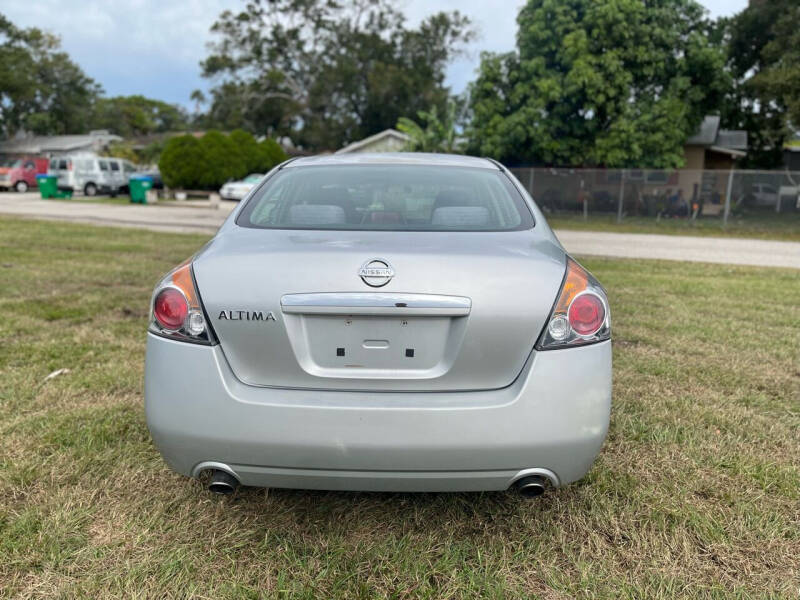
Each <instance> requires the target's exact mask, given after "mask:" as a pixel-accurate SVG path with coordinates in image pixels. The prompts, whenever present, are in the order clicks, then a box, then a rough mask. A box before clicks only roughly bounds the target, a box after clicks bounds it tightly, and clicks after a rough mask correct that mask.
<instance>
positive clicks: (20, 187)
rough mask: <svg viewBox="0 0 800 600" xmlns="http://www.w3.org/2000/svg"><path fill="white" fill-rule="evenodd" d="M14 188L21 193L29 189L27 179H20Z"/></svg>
mask: <svg viewBox="0 0 800 600" xmlns="http://www.w3.org/2000/svg"><path fill="white" fill-rule="evenodd" d="M14 189H15V190H17V191H18V192H19V193H20V194H24V193H25V192H27V191H28V182H27V181H18V182H17V183H16V185H15V186H14Z"/></svg>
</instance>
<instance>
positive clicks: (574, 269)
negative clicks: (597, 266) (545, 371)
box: [536, 258, 611, 350]
mask: <svg viewBox="0 0 800 600" xmlns="http://www.w3.org/2000/svg"><path fill="white" fill-rule="evenodd" d="M610 338H611V314H610V313H609V310H608V298H607V297H606V292H605V290H604V289H603V286H601V285H600V283H599V282H598V281H597V280H596V279H595V278H594V277H592V275H591V274H590V273H589V272H588V271H586V269H584V268H583V267H581V266H580V265H579V264H578V263H576V262H575V261H574V260H572V259H571V258H567V272H566V275H565V276H564V282H563V283H562V284H561V290H560V291H559V295H558V300H557V301H556V303H555V306H553V310H552V312H551V314H550V318H549V319H548V321H547V326H546V327H545V328H544V331H543V332H542V335H541V337H540V338H539V341H538V343H537V344H536V349H537V350H555V349H557V348H569V347H572V346H583V345H586V344H592V343H594V342H601V341H603V340H608V339H610Z"/></svg>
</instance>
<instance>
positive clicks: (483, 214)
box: [431, 206, 489, 227]
mask: <svg viewBox="0 0 800 600" xmlns="http://www.w3.org/2000/svg"><path fill="white" fill-rule="evenodd" d="M488 223H489V209H488V208H486V207H485V206H444V207H442V208H437V209H436V210H434V211H433V216H432V217H431V225H440V226H443V227H482V226H486V225H488Z"/></svg>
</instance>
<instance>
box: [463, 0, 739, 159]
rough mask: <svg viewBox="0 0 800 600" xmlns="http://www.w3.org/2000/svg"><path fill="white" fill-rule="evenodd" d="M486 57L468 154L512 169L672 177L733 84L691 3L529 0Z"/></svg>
mask: <svg viewBox="0 0 800 600" xmlns="http://www.w3.org/2000/svg"><path fill="white" fill-rule="evenodd" d="M517 23H518V25H519V32H518V34H517V49H516V51H514V52H511V53H508V54H501V55H497V54H483V55H482V57H481V65H480V70H479V75H478V78H477V80H476V81H475V83H474V84H473V85H472V86H471V90H470V92H471V108H472V111H473V120H472V124H471V127H470V129H469V138H470V151H471V152H473V153H477V154H482V155H488V156H493V157H496V158H499V159H501V160H504V161H507V162H511V163H518V164H519V163H528V164H531V163H533V164H553V165H559V166H584V165H605V166H608V167H633V166H637V167H653V168H670V167H677V166H680V165H681V164H682V162H683V152H682V146H683V144H684V142H685V141H686V139H687V138H688V137H689V136H690V135H692V134H693V133H694V132H695V131H696V129H697V127H698V126H699V125H700V123H701V121H702V119H703V116H704V115H705V114H707V113H709V112H712V111H714V110H715V109H716V108H717V107H718V106H719V103H720V101H721V98H722V96H723V95H724V93H725V91H726V87H727V78H726V75H725V73H724V62H725V61H724V56H723V53H722V51H721V50H720V49H719V48H718V47H715V46H714V45H713V43H712V42H711V40H710V37H709V35H710V29H711V24H710V23H709V21H708V20H707V19H706V17H705V12H704V10H703V9H702V7H701V6H700V5H699V4H697V2H695V1H694V0H529V1H528V2H527V4H526V5H525V6H524V7H523V8H522V9H521V10H520V13H519V16H518V17H517Z"/></svg>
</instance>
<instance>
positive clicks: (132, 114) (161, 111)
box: [91, 95, 188, 137]
mask: <svg viewBox="0 0 800 600" xmlns="http://www.w3.org/2000/svg"><path fill="white" fill-rule="evenodd" d="M91 121H92V128H93V129H108V130H109V131H112V132H113V133H116V134H117V135H121V136H122V137H131V136H136V135H146V134H149V133H162V132H166V131H181V130H185V129H186V127H187V125H188V116H187V114H186V111H185V110H184V109H183V108H181V107H179V106H176V105H174V104H168V103H166V102H162V101H161V100H153V99H151V98H145V97H144V96H140V95H136V96H115V97H113V98H98V99H97V100H96V101H95V104H94V107H93V111H92V118H91Z"/></svg>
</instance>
